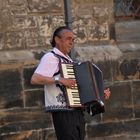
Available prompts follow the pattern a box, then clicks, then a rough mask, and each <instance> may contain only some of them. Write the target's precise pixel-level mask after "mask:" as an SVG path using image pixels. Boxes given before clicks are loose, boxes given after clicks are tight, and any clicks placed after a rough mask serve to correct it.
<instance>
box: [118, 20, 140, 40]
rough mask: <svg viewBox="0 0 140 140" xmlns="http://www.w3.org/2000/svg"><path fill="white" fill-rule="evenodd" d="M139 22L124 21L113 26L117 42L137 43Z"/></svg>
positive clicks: (139, 36)
mask: <svg viewBox="0 0 140 140" xmlns="http://www.w3.org/2000/svg"><path fill="white" fill-rule="evenodd" d="M139 26H140V21H131V22H130V21H128V22H127V21H124V22H118V23H116V24H115V30H116V40H117V41H129V42H130V41H139V40H140V34H139V32H140V28H139Z"/></svg>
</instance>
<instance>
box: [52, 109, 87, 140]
mask: <svg viewBox="0 0 140 140" xmlns="http://www.w3.org/2000/svg"><path fill="white" fill-rule="evenodd" d="M52 117H53V123H54V128H55V132H56V136H57V140H84V137H85V120H84V114H83V111H82V110H74V111H64V112H53V113H52Z"/></svg>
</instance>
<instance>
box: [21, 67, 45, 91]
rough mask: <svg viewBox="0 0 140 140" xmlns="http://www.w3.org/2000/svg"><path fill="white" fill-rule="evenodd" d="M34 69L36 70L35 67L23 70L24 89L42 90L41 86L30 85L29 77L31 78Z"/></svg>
mask: <svg viewBox="0 0 140 140" xmlns="http://www.w3.org/2000/svg"><path fill="white" fill-rule="evenodd" d="M35 69H36V67H33V68H24V70H23V78H24V89H33V88H42V89H43V86H40V85H32V84H31V77H32V75H33V73H34V71H35Z"/></svg>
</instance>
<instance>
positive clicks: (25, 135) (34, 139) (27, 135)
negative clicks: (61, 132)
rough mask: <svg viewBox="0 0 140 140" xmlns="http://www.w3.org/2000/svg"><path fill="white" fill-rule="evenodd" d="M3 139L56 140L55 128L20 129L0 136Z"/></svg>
mask: <svg viewBox="0 0 140 140" xmlns="http://www.w3.org/2000/svg"><path fill="white" fill-rule="evenodd" d="M0 139H1V140H24V139H29V140H56V136H55V133H54V130H45V129H44V130H43V129H39V130H32V131H20V132H17V133H14V134H7V135H4V136H0Z"/></svg>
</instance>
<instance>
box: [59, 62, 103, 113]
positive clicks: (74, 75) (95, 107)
mask: <svg viewBox="0 0 140 140" xmlns="http://www.w3.org/2000/svg"><path fill="white" fill-rule="evenodd" d="M61 75H62V77H64V78H70V79H75V80H76V84H75V86H73V87H72V88H67V87H66V88H65V90H66V92H65V97H66V102H67V104H68V106H69V107H74V108H75V107H85V108H86V109H87V111H88V112H89V113H90V114H91V115H92V116H93V115H95V114H99V113H103V112H104V111H105V109H104V85H103V75H102V71H101V70H100V69H99V68H98V67H97V66H96V65H95V64H92V63H91V62H89V61H86V62H80V63H61Z"/></svg>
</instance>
